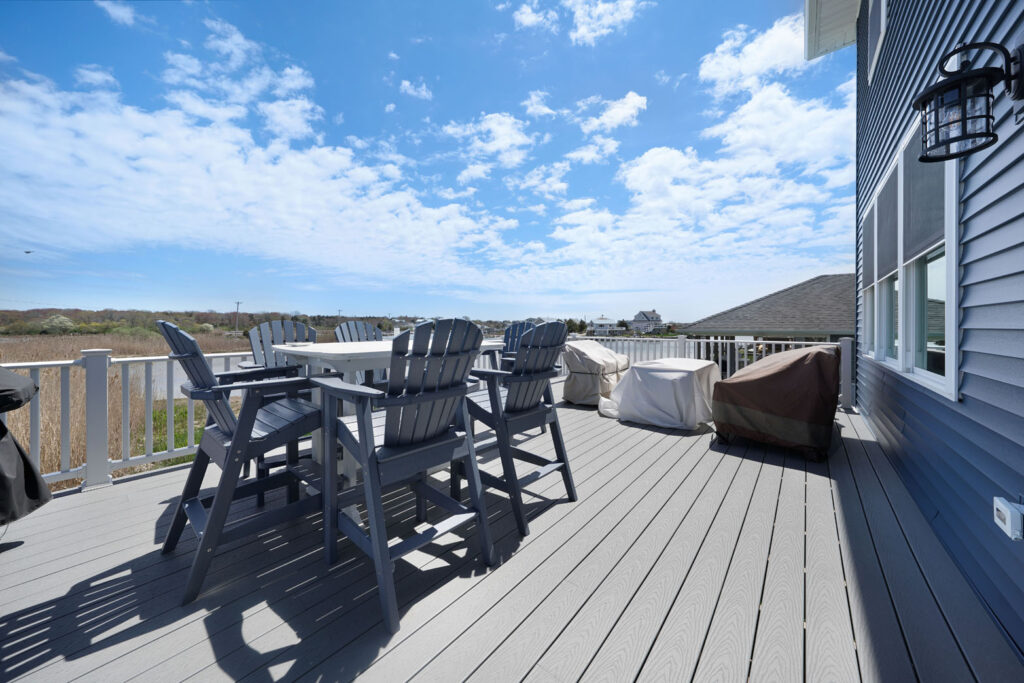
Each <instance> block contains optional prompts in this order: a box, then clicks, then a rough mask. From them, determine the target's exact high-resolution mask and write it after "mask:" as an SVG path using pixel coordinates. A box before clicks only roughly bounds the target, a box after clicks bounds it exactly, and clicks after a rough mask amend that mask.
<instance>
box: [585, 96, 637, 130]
mask: <svg viewBox="0 0 1024 683" xmlns="http://www.w3.org/2000/svg"><path fill="white" fill-rule="evenodd" d="M588 101H589V100H583V101H582V102H581V104H582V103H583V102H588ZM588 106H589V105H588ZM644 109H647V98H646V97H644V96H643V95H637V94H636V93H635V92H633V91H632V90H630V91H629V92H628V93H626V95H625V97H623V98H622V99H621V100H612V101H610V102H606V103H605V107H604V111H602V112H601V114H600V115H598V116H594V117H591V118H589V119H584V120H583V121H581V122H580V129H581V130H582V131H583V132H584V133H587V134H589V133H592V132H594V131H595V130H603V131H605V132H607V131H610V130H613V129H615V128H618V127H619V126H635V125H636V124H637V117H638V116H639V115H640V112H641V111H643V110H644Z"/></svg>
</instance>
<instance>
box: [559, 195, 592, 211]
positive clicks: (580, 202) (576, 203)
mask: <svg viewBox="0 0 1024 683" xmlns="http://www.w3.org/2000/svg"><path fill="white" fill-rule="evenodd" d="M593 203H594V198H593V197H579V198H577V199H567V200H564V201H561V202H559V203H558V205H559V206H560V207H562V208H563V209H565V210H566V211H579V210H580V209H585V208H587V207H588V206H590V205H591V204H593Z"/></svg>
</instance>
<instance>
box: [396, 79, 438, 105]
mask: <svg viewBox="0 0 1024 683" xmlns="http://www.w3.org/2000/svg"><path fill="white" fill-rule="evenodd" d="M398 92H400V93H402V94H404V95H409V96H410V97H416V98H418V99H421V100H432V99H434V93H432V92H430V88H428V87H427V84H426V83H424V82H423V81H422V80H421V81H420V83H419V85H413V84H412V83H410V82H409V81H402V84H401V85H399V86H398Z"/></svg>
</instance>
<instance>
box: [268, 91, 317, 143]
mask: <svg viewBox="0 0 1024 683" xmlns="http://www.w3.org/2000/svg"><path fill="white" fill-rule="evenodd" d="M257 109H258V110H259V112H260V113H261V114H262V115H263V117H264V119H265V124H264V127H265V128H266V129H267V130H268V131H270V132H271V134H273V135H275V136H277V137H278V138H281V139H284V140H301V139H302V138H305V137H309V136H311V135H313V125H312V122H313V121H317V120H319V119H322V118H323V117H324V110H323V109H322V108H321V107H320V106H319V105H317V104H315V103H313V102H312V101H311V100H309V99H307V98H305V97H296V98H292V99H290V100H276V101H274V102H260V103H259V105H257Z"/></svg>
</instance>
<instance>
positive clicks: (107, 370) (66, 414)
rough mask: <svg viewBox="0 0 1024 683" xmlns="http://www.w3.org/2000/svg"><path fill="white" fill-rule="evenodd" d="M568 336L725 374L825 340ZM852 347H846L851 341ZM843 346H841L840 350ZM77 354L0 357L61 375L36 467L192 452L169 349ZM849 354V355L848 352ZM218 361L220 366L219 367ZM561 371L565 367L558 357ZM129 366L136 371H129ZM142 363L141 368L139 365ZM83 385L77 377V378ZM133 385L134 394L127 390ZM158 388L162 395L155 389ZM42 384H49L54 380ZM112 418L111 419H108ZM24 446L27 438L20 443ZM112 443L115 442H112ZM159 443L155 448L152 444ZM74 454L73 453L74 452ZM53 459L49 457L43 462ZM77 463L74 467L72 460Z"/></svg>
mask: <svg viewBox="0 0 1024 683" xmlns="http://www.w3.org/2000/svg"><path fill="white" fill-rule="evenodd" d="M574 339H593V340H595V341H598V342H600V343H601V344H602V345H604V346H606V347H608V348H609V349H611V350H612V351H615V352H617V353H622V354H625V355H627V356H629V358H630V362H634V363H635V362H639V361H644V360H657V359H660V358H672V357H677V358H700V359H705V360H713V361H715V362H717V363H718V365H719V367H721V369H722V377H723V378H725V377H729V376H731V375H732V374H733V373H734V372H736V371H737V370H739V369H741V368H743V367H746V366H747V365H749V364H751V363H753V362H754V361H756V360H759V359H761V358H764V357H765V356H768V355H771V354H773V353H777V352H779V351H786V350H789V349H796V348H804V347H807V346H817V345H823V344H826V342H773V341H736V340H712V339H687V338H685V337H675V338H665V337H660V338H659V337H574ZM851 348H852V347H851ZM844 350H845V349H844ZM81 353H82V357H81V358H79V359H77V360H63V361H44V362H33V363H4V364H0V367H5V368H8V369H11V370H15V371H19V372H21V373H23V374H24V373H26V372H27V374H28V376H29V377H31V378H32V380H33V381H34V382H35V383H36V384H37V385H40V377H41V373H42V371H43V370H46V369H51V368H53V369H59V371H60V382H59V387H58V389H57V391H59V393H60V401H59V404H60V407H59V411H60V415H59V422H60V425H59V433H60V445H59V450H60V457H59V462H60V468H59V469H57V470H54V471H48V472H47V471H44V472H42V474H43V478H44V479H45V480H46V481H48V482H59V481H64V480H67V479H82V486H83V488H88V487H91V486H101V485H105V484H108V483H110V481H111V474H112V473H113V472H116V471H118V470H122V469H125V468H128V467H135V466H138V465H146V464H150V463H154V462H159V461H163V460H169V459H171V458H177V457H181V456H186V455H192V454H193V453H195V451H196V443H195V432H194V429H193V426H194V422H195V406H194V403H193V401H192V400H191V399H185V400H186V405H187V408H186V413H187V415H186V422H187V425H186V431H187V434H188V437H187V443H186V445H185V446H183V447H175V441H174V436H175V434H174V432H175V430H174V428H175V410H174V406H175V400H176V399H179V398H180V396H179V393H178V386H179V385H180V384H181V382H182V381H184V378H183V376H182V374H181V372H180V369H178V368H177V367H176V364H175V361H173V360H172V359H170V358H168V357H167V356H146V357H136V358H112V357H111V356H110V350H108V349H89V350H84V351H82V352H81ZM851 355H852V354H851ZM206 357H207V359H209V361H210V365H211V366H213V368H214V370H215V371H221V370H223V371H228V370H230V369H231V368H232V366H233V365H237V362H238V361H240V360H243V359H247V358H251V357H252V354H250V353H248V352H231V353H211V354H206ZM218 365H220V367H217V366H218ZM476 365H478V366H479V367H490V361H489V360H487V359H484V358H483V357H481V358H479V359H478V360H477V363H476ZM561 365H562V371H561V372H562V374H563V375H564V374H567V370H566V369H565V364H564V363H562V364H561ZM845 366H846V361H845V359H844V368H843V370H844V385H843V386H844V394H846V395H848V391H849V389H848V382H849V381H850V379H849V377H850V376H851V374H850V373H849V372H848V371H847V368H846V367H845ZM73 370H74V371H76V372H83V371H84V374H85V382H84V393H85V396H84V399H85V436H86V438H85V442H86V445H85V457H84V458H82V457H75V458H73V457H72V455H73V453H72V440H71V414H72V407H71V406H72V396H71V391H72V381H71V373H72V371H73ZM133 370H134V372H133ZM139 370H141V372H139ZM154 371H157V372H159V373H160V374H161V375H162V376H163V381H162V382H160V381H159V379H154ZM113 373H118V374H119V376H120V382H119V384H120V394H121V401H120V404H121V405H120V408H121V409H120V413H121V415H120V422H121V424H120V425H118V426H114V425H111V424H110V422H111V415H110V410H109V406H110V400H109V396H108V390H109V387H110V386H111V382H110V380H111V379H112V374H113ZM140 384H141V390H142V401H143V402H144V410H143V424H142V427H141V428H142V429H143V430H144V436H143V447H142V452H141V453H133V452H132V450H133V449H132V437H133V431H132V424H131V409H132V402H133V400H138V396H137V391H138V387H139V386H140ZM76 385H77V386H82V384H81V383H76ZM133 387H135V388H136V389H135V392H136V395H135V396H134V397H133ZM157 387H159V388H160V390H161V392H160V393H162V395H161V396H156V395H155V394H156V392H155V389H156V388H157ZM47 390H48V391H54V389H53V388H52V385H49V386H48V387H47ZM42 393H43V392H42V390H41V391H40V392H39V393H38V394H36V396H35V397H34V398H33V399H32V401H31V403H30V405H29V408H28V410H29V436H28V444H27V449H28V452H29V457H30V458H31V460H32V462H33V463H34V464H35V465H36V467H40V464H41V462H42V459H41V458H40V456H41V444H42V438H41V428H42V408H41V406H42V398H43V397H42ZM157 401H162V402H164V403H165V406H166V412H167V415H166V421H167V437H166V443H160V444H155V443H154V434H153V432H154V429H153V427H154V425H153V409H154V405H155V404H156V402H157ZM114 419H116V418H114ZM0 420H3V421H4V422H6V421H7V420H6V414H4V413H0ZM115 430H117V431H119V436H120V449H119V451H120V452H118V453H112V452H111V444H110V435H111V433H114V432H115ZM23 445H26V444H23ZM115 448H116V446H115ZM157 448H159V449H160V450H154V449H157ZM76 455H77V454H76ZM52 460H54V458H52V457H48V458H46V459H45V461H46V462H50V461H52ZM73 462H76V463H78V464H75V465H74V466H72V463H73Z"/></svg>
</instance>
